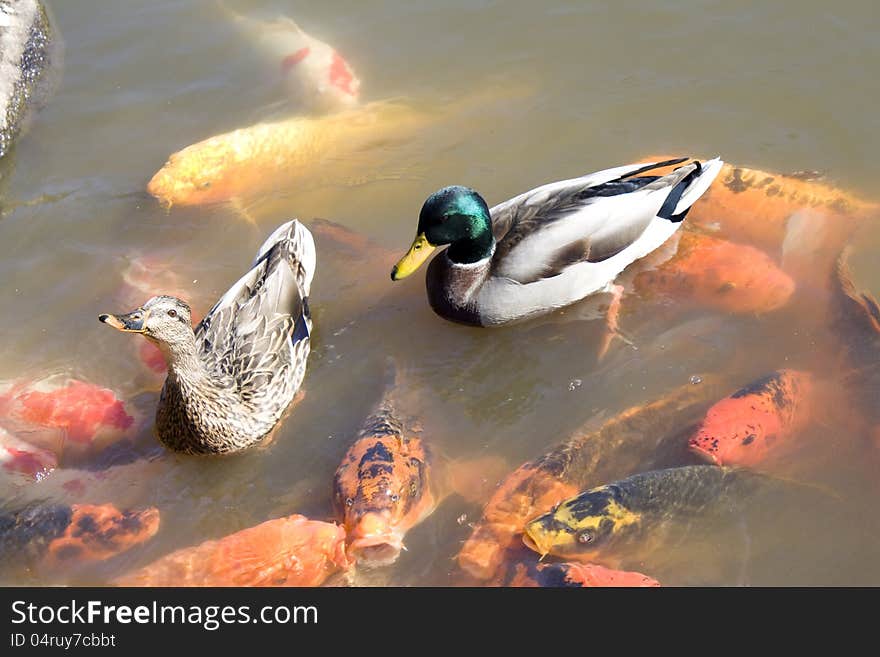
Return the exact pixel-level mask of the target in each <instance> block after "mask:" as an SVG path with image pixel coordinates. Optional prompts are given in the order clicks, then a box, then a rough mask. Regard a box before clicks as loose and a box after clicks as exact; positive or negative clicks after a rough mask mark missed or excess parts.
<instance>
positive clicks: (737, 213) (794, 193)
mask: <svg viewBox="0 0 880 657" xmlns="http://www.w3.org/2000/svg"><path fill="white" fill-rule="evenodd" d="M661 160H662V157H661V158H660V159H654V157H653V156H651V157H647V158H645V159H644V161H645V162H658V161H661ZM805 178H806V179H805ZM809 178H810V177H805V176H786V175H782V174H778V173H768V172H766V171H761V170H759V169H748V168H746V167H739V166H736V165H735V164H730V163H727V164H725V165H724V168H723V169H722V170H721V173H720V174H719V175H718V184H716V185H712V188H711V189H709V191H708V192H706V194H704V195H703V196H702V198H700V200H699V201H698V202H697V203H695V204H694V206H693V207H692V208H691V211H690V213H689V214H688V222H690V224H691V225H694V226H700V227H701V228H703V229H705V230H713V229H714V230H717V231H718V232H719V234H720V235H722V236H723V237H725V238H727V239H731V240H735V241H738V242H745V243H746V244H754V245H756V246H759V247H760V248H762V249H764V250H766V251H768V252H769V253H772V254H776V253H778V252H780V250H781V249H782V245H783V243H784V242H785V239H786V236H787V234H788V232H789V230H790V226H789V219H790V218H791V217H792V215H794V214H796V213H797V212H798V211H800V210H803V209H812V210H816V211H821V212H823V213H825V214H827V215H828V216H829V217H830V218H831V220H832V221H833V226H829V227H828V228H829V235H828V237H827V238H826V241H827V242H829V243H830V241H832V234H833V241H834V242H835V243H836V248H834V253H837V252H838V251H839V250H840V248H841V247H842V245H843V244H844V243H845V242H846V240H847V239H848V237H849V236H850V235H851V234H852V231H853V230H854V229H855V228H856V226H857V225H858V223H859V222H860V221H861V220H862V219H863V218H865V217H866V216H868V215H870V214H871V213H874V212H876V211H877V210H878V209H880V206H878V204H877V203H876V202H873V201H866V200H863V199H860V198H858V197H856V196H855V195H853V194H850V193H848V192H845V191H842V190H840V189H837V188H835V187H832V186H830V185H826V184H824V183H821V182H817V181H816V180H813V179H809ZM829 246H830V244H829Z"/></svg>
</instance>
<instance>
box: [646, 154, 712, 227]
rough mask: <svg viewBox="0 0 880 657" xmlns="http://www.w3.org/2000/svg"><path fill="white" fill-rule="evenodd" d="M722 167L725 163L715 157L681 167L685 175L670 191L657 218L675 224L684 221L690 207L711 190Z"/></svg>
mask: <svg viewBox="0 0 880 657" xmlns="http://www.w3.org/2000/svg"><path fill="white" fill-rule="evenodd" d="M722 166H724V162H722V161H721V160H720V159H719V158H717V157H715V158H712V159H711V160H707V161H706V162H703V163H700V162H699V161H697V160H694V161H693V162H692V163H691V164H688V165H686V166H683V167H681V168H680V170H681V172H682V173H683V174H684V175H683V176H682V178H681V179H680V180H679V181H678V182H677V183H676V184H675V185H674V186H673V187H672V189H671V190H670V192H669V195H668V196H667V197H666V201H665V202H664V203H663V205H662V206H661V208H660V210H659V211H658V212H657V216H658V217H661V218H663V219H668V220H669V221H673V222H679V221H682V220H683V219H684V218H685V216H686V215H687V211H688V210H689V209H690V207H691V206H692V205H693V204H694V203H695V202H696V201H697V199H699V198H700V197H701V196H702V195H703V194H705V193H706V190H707V189H709V185H711V184H712V182H713V181H714V180H715V178H716V177H717V176H718V174H719V173H720V171H721V167H722Z"/></svg>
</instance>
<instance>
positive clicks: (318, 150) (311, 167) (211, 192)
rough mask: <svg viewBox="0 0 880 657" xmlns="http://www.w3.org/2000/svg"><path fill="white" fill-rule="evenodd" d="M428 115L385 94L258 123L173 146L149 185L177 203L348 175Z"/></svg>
mask: <svg viewBox="0 0 880 657" xmlns="http://www.w3.org/2000/svg"><path fill="white" fill-rule="evenodd" d="M428 122H429V114H428V113H425V112H419V111H416V110H414V109H412V108H409V107H407V106H406V105H404V104H402V103H396V102H391V101H382V102H374V103H368V104H366V105H362V106H358V107H355V108H352V109H348V110H345V111H341V112H337V113H335V114H330V115H327V116H298V117H294V118H291V119H287V120H284V121H277V122H273V123H258V124H256V125H253V126H249V127H246V128H240V129H238V130H233V131H232V132H227V133H225V134H221V135H216V136H214V137H210V138H208V139H205V140H204V141H200V142H198V143H196V144H192V145H191V146H187V147H186V148H184V149H183V150H181V151H178V152H177V153H173V154H172V155H171V156H170V157H169V158H168V161H167V162H166V163H165V165H164V166H163V167H162V169H160V170H159V171H158V172H157V173H156V174H155V175H154V176H153V178H152V179H151V180H150V182H149V183H148V185H147V191H148V192H149V193H150V194H152V195H153V196H155V197H156V198H157V199H159V201H161V202H162V203H163V204H165V205H166V206H167V207H171V206H173V205H200V204H204V203H219V202H223V201H231V200H236V199H243V198H250V197H255V196H259V195H262V194H265V193H267V192H271V191H278V190H282V189H283V190H285V191H290V190H291V189H293V190H297V189H298V188H299V187H300V186H301V185H303V184H305V181H307V180H309V179H312V180H317V181H319V182H326V181H327V180H328V179H330V180H332V179H333V178H334V177H335V179H337V180H339V181H340V182H344V179H345V176H346V175H361V176H362V175H363V171H365V170H367V171H368V170H369V169H370V168H371V167H372V166H373V164H374V161H373V160H372V159H371V157H370V153H371V151H372V152H373V153H375V154H376V155H377V156H379V155H382V154H383V151H385V150H386V149H387V147H388V146H389V145H391V144H393V143H395V141H402V140H406V139H409V138H411V137H412V136H413V135H414V134H415V133H416V132H417V131H418V130H419V129H420V128H422V127H424V126H426V125H427V124H428ZM343 165H348V166H349V168H348V169H346V168H345V167H344V166H343ZM351 167H357V169H359V171H358V172H357V173H354V172H353V170H352V168H351ZM328 177H329V178H328Z"/></svg>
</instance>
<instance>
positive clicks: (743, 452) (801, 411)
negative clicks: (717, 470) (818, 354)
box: [688, 370, 817, 466]
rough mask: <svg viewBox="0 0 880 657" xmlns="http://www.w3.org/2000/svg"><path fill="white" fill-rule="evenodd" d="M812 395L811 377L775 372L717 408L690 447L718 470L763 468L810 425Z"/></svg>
mask: <svg viewBox="0 0 880 657" xmlns="http://www.w3.org/2000/svg"><path fill="white" fill-rule="evenodd" d="M813 391H814V383H813V377H812V375H810V374H809V373H807V372H799V371H797V370H779V371H777V372H773V373H772V374H769V375H767V376H765V377H763V378H760V379H758V380H757V381H753V382H752V383H750V384H749V385H748V386H746V387H744V388H741V389H740V390H738V391H736V392H735V393H733V394H732V395H731V396H730V397H726V398H725V399H722V400H721V401H720V402H718V403H717V404H715V405H714V406H712V407H711V408H710V409H709V410H708V412H707V413H706V417H705V419H704V420H703V422H702V424H700V426H699V428H698V429H697V432H696V433H695V434H694V435H693V437H692V438H691V439H690V441H689V442H688V446H689V448H690V449H691V450H692V451H693V452H694V453H695V454H697V455H698V456H700V457H701V458H703V459H705V460H707V461H708V462H710V463H714V464H715V465H725V466H736V465H742V466H753V465H757V464H759V463H762V462H763V461H765V460H766V459H767V458H768V457H769V456H771V455H773V454H775V453H777V452H778V451H780V450H781V449H783V448H784V447H785V446H787V444H788V443H789V442H790V441H791V439H792V438H793V437H795V436H797V434H798V432H799V431H801V430H802V429H804V428H805V427H806V426H807V424H808V423H809V422H810V419H811V417H812V415H813V414H812V412H811V407H812V406H813V405H814V404H815V403H816V402H817V400H816V399H815V398H814V395H813Z"/></svg>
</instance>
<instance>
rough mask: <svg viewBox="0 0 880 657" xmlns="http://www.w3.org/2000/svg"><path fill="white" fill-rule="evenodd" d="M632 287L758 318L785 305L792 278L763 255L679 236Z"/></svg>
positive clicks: (792, 286)
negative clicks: (672, 251) (668, 254)
mask: <svg viewBox="0 0 880 657" xmlns="http://www.w3.org/2000/svg"><path fill="white" fill-rule="evenodd" d="M633 286H634V287H635V290H636V292H637V293H639V294H641V295H645V294H652V293H659V294H663V295H668V296H671V297H673V298H674V299H676V300H677V301H681V300H687V301H693V302H695V303H698V304H700V305H703V306H708V307H711V308H716V309H718V310H722V311H725V312H730V313H764V312H769V311H771V310H776V309H777V308H781V307H782V306H784V305H785V304H786V303H788V301H789V299H790V298H791V295H792V293H793V292H794V289H795V282H794V280H792V278H791V277H790V276H789V275H788V274H786V273H785V272H784V271H782V269H780V268H779V267H778V266H777V265H776V264H775V263H774V262H773V260H772V259H771V258H770V256H768V255H767V254H766V253H764V252H763V251H760V250H758V249H756V248H754V247H751V246H747V245H745V244H736V243H734V242H729V241H726V240H722V239H719V238H717V237H712V236H710V235H706V234H703V233H697V232H691V231H682V232H681V236H680V239H679V240H678V248H677V251H676V252H675V255H673V256H672V257H671V258H670V259H668V260H666V261H665V262H663V263H661V264H659V265H657V266H656V268H654V269H647V270H644V271H640V272H639V273H638V274H636V276H635V278H634V279H633Z"/></svg>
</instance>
